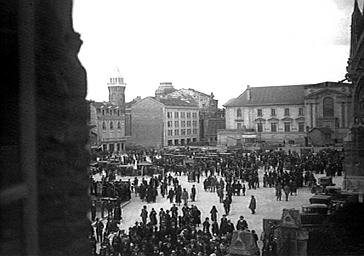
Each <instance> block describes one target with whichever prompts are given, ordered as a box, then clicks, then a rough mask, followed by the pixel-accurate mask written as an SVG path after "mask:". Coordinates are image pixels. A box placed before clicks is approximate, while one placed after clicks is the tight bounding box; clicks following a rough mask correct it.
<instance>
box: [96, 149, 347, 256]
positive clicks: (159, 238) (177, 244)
mask: <svg viewBox="0 0 364 256" xmlns="http://www.w3.org/2000/svg"><path fill="white" fill-rule="evenodd" d="M184 154H185V158H186V159H187V161H185V162H184V160H183V159H181V157H180V155H179V157H178V158H173V156H171V154H169V155H168V156H163V152H156V151H151V152H143V153H138V154H136V153H135V152H132V153H130V154H129V155H126V156H125V155H124V156H123V161H124V162H125V163H130V164H135V161H138V160H140V161H146V160H149V161H151V162H152V164H154V165H158V166H160V167H161V168H163V169H164V172H163V174H162V173H159V174H158V175H155V176H152V177H151V178H150V179H149V181H147V180H146V179H144V178H142V179H141V180H138V178H137V177H135V178H134V180H133V181H130V180H128V181H127V182H125V181H124V183H123V184H126V186H127V190H128V192H126V194H127V195H128V197H129V198H130V193H131V192H134V193H135V195H136V196H139V197H140V199H141V200H142V201H145V202H146V203H147V205H145V206H144V207H143V209H142V210H141V213H140V222H137V223H135V225H134V226H133V227H130V228H129V232H128V233H125V232H123V231H120V230H119V228H118V227H117V224H118V223H120V220H121V219H122V217H121V216H119V209H118V208H119V206H120V196H121V194H123V193H124V192H121V194H119V193H120V190H119V191H118V189H117V187H118V186H119V181H116V179H115V170H114V171H110V170H105V169H103V168H100V169H98V170H97V171H98V172H102V173H103V180H102V182H103V183H102V185H103V186H102V188H103V189H100V188H99V187H98V183H97V182H94V181H91V182H90V184H91V185H90V192H91V194H92V195H95V196H109V197H116V198H118V199H119V200H117V201H111V202H107V201H106V202H105V206H104V207H103V208H105V209H107V213H108V214H107V224H106V225H104V224H103V223H102V219H103V218H106V217H104V214H102V216H101V219H97V218H96V214H95V212H96V211H95V208H96V207H95V205H93V206H92V208H91V213H92V214H91V215H92V220H93V221H95V222H94V223H93V226H94V232H93V233H92V234H95V233H96V235H92V236H91V241H93V244H94V248H95V251H96V243H100V244H101V250H100V254H101V255H214V254H215V255H226V253H227V248H228V246H229V243H230V241H231V234H232V231H233V230H248V225H247V223H246V221H245V219H244V217H242V219H241V218H240V219H239V222H238V223H237V224H236V225H233V224H232V223H231V222H230V221H229V219H228V218H227V216H229V214H230V211H231V209H230V208H231V204H232V200H233V198H234V197H235V196H237V197H239V196H245V195H246V192H247V190H256V189H259V188H261V187H263V188H274V189H273V190H272V191H274V192H275V196H276V199H277V201H281V200H282V195H283V194H284V200H286V201H287V200H289V196H294V195H297V189H298V188H300V187H303V186H314V185H315V184H316V183H317V181H316V179H315V176H314V174H318V173H320V174H322V173H324V172H326V174H327V175H331V176H332V175H341V174H342V163H341V161H342V158H341V156H340V155H339V153H338V152H337V151H334V150H324V151H320V152H319V153H317V154H315V153H312V152H307V153H302V154H298V153H296V152H290V151H289V152H285V151H283V150H270V151H261V152H235V153H228V154H215V155H211V154H210V155H208V154H205V156H201V155H199V154H196V153H195V152H193V151H188V150H187V151H186V152H184ZM192 159H195V161H194V162H193V161H191V160H192ZM191 162H192V163H191ZM259 169H260V170H262V171H263V172H264V174H263V175H262V176H261V177H259V175H258V170H259ZM171 174H172V175H171ZM181 175H186V176H187V177H188V181H189V182H197V183H199V182H200V179H201V177H203V178H202V182H203V188H204V190H205V191H206V192H213V193H216V195H217V196H218V198H219V201H220V203H221V204H222V205H223V208H224V210H225V213H224V216H223V218H221V220H220V223H218V220H217V209H216V207H215V206H213V207H212V208H211V211H210V215H209V216H201V211H200V210H199V209H198V207H197V206H196V205H192V204H191V205H189V203H193V202H195V201H196V195H197V193H196V187H195V185H194V184H193V185H192V187H191V189H190V191H188V190H187V189H186V188H183V187H182V186H181V183H180V181H179V179H178V177H179V176H181ZM260 179H261V180H260ZM120 182H121V181H120ZM95 183H96V185H95ZM110 184H112V186H110ZM110 187H113V188H112V189H111V188H110ZM158 192H159V193H158ZM112 193H114V194H112ZM158 195H160V196H161V197H163V198H165V199H166V200H169V202H170V204H171V205H172V206H171V208H170V209H167V210H164V209H160V210H159V212H158V213H157V211H156V210H155V209H154V208H153V207H151V209H150V210H148V207H149V206H150V204H151V203H154V202H156V197H157V196H158ZM109 204H110V205H111V206H110V205H109ZM151 206H153V204H151ZM180 207H181V208H180ZM248 208H249V209H250V210H251V213H252V214H255V212H256V208H257V202H256V198H255V197H254V195H251V198H250V202H249V205H248ZM179 209H181V211H182V214H181V215H179ZM102 212H103V211H102ZM120 213H121V211H120ZM202 220H204V221H203V222H202ZM239 223H240V224H239ZM238 224H239V225H238ZM100 230H101V231H100ZM252 232H253V231H252ZM110 234H113V235H112V236H111V237H112V239H105V238H106V237H108V238H110ZM257 240H258V239H257Z"/></svg>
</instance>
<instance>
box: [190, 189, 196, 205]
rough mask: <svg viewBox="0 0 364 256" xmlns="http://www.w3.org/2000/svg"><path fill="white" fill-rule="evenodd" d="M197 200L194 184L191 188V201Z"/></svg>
mask: <svg viewBox="0 0 364 256" xmlns="http://www.w3.org/2000/svg"><path fill="white" fill-rule="evenodd" d="M195 200H196V187H195V185H192V188H191V201H192V202H194V201H195Z"/></svg>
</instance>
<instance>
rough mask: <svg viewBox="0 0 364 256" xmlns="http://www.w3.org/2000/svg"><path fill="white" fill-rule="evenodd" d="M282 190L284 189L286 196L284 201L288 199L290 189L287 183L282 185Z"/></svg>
mask: <svg viewBox="0 0 364 256" xmlns="http://www.w3.org/2000/svg"><path fill="white" fill-rule="evenodd" d="M283 191H284V194H285V196H286V201H288V196H289V192H290V189H289V186H288V185H287V184H286V185H284V187H283Z"/></svg>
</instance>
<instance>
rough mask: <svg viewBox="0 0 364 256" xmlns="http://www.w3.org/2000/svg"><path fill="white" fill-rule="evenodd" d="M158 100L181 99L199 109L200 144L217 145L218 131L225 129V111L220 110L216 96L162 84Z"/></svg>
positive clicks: (156, 93)
mask: <svg viewBox="0 0 364 256" xmlns="http://www.w3.org/2000/svg"><path fill="white" fill-rule="evenodd" d="M155 96H156V97H157V98H167V99H175V98H178V99H181V100H184V101H187V102H190V103H194V104H196V105H197V106H198V108H199V130H200V134H199V138H200V141H199V142H200V144H204V145H216V144H217V130H219V129H224V128H225V118H224V111H223V110H221V109H219V108H218V100H217V99H215V98H214V94H213V93H212V92H211V94H206V93H203V92H200V91H197V90H194V89H192V88H188V89H184V88H182V89H178V90H177V89H175V88H174V87H173V85H172V83H161V84H160V86H159V87H158V89H157V90H156V91H155Z"/></svg>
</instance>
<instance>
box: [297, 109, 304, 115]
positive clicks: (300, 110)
mask: <svg viewBox="0 0 364 256" xmlns="http://www.w3.org/2000/svg"><path fill="white" fill-rule="evenodd" d="M298 115H299V116H303V115H304V114H303V108H299V109H298Z"/></svg>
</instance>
